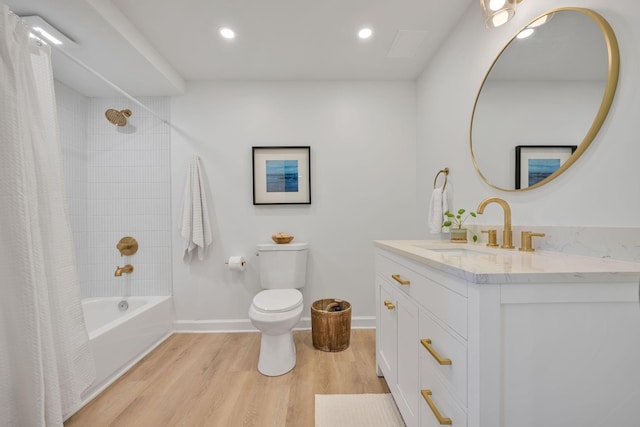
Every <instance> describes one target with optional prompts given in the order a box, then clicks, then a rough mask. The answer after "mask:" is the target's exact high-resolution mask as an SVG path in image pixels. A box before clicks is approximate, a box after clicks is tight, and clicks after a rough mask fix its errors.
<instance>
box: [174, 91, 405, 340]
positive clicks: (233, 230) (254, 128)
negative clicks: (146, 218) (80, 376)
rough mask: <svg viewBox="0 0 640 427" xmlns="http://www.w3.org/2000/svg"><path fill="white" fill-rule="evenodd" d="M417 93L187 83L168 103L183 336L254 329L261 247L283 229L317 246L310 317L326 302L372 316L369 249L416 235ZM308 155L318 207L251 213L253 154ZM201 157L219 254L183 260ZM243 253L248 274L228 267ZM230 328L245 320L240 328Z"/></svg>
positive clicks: (307, 293)
mask: <svg viewBox="0 0 640 427" xmlns="http://www.w3.org/2000/svg"><path fill="white" fill-rule="evenodd" d="M415 111H416V103H415V84H413V83H365V82H359V83H356V82H332V83H329V82H318V83H298V82H285V83H258V82H256V83H232V82H227V83H191V84H189V85H188V86H187V92H186V94H185V95H184V96H181V97H175V98H173V99H172V111H171V117H172V123H173V125H174V132H173V134H172V143H171V145H172V154H171V156H172V159H171V165H172V194H173V201H172V203H173V220H172V221H173V224H172V230H173V233H172V234H173V273H174V275H173V287H174V301H175V308H176V314H177V315H176V318H177V319H178V320H179V321H182V322H183V323H184V324H186V325H187V326H186V328H189V327H191V328H197V325H196V322H194V321H202V322H204V324H205V326H204V327H203V328H209V327H211V328H225V326H224V325H220V322H218V323H216V321H230V322H229V325H227V326H226V327H228V328H239V327H243V326H246V325H248V320H247V319H248V317H247V310H248V308H249V305H250V303H251V299H252V298H253V296H254V295H255V294H256V293H257V292H259V290H260V288H259V282H258V261H259V260H258V258H257V257H256V256H255V245H256V243H260V242H267V241H270V236H271V235H272V234H274V233H277V232H278V231H286V232H288V233H290V234H293V235H294V236H296V237H295V240H294V241H305V242H309V243H310V245H311V249H310V254H309V263H308V275H307V277H308V282H307V286H306V288H305V289H304V290H303V294H304V298H305V313H304V314H303V316H304V317H309V312H308V310H309V305H310V304H311V303H312V302H313V301H315V300H316V299H320V298H329V297H335V298H343V299H346V300H348V301H350V302H351V303H352V305H353V316H354V319H355V318H356V317H373V316H374V315H375V292H374V284H373V274H374V255H373V253H374V251H373V245H372V240H374V239H390V238H411V237H413V236H415V232H416V229H415V224H416V223H417V220H416V205H415V197H414V194H415V192H416V162H415V140H416V136H415V130H416V122H415ZM263 145H265V146H278V145H309V146H311V192H312V193H311V194H312V203H311V205H298V206H296V205H289V206H254V205H253V204H252V171H251V147H252V146H263ZM193 155H199V156H200V157H201V159H202V164H203V169H204V173H205V175H206V181H207V183H208V186H209V187H208V195H209V209H210V210H211V221H212V227H213V244H212V246H211V248H210V253H209V254H208V256H207V258H206V259H205V261H204V262H200V261H197V260H196V261H194V262H192V263H191V264H185V263H184V262H183V261H182V254H183V249H184V247H183V243H182V238H181V237H180V235H179V224H180V220H181V212H182V203H183V197H182V195H183V194H184V183H185V179H186V174H187V171H188V167H189V163H190V160H191V158H192V156H193ZM231 255H244V256H245V257H246V258H247V260H248V267H247V270H246V271H245V272H244V273H231V272H229V271H228V270H227V269H226V268H225V265H224V261H225V260H226V259H227V258H228V257H229V256H231ZM232 320H238V322H233V321H232Z"/></svg>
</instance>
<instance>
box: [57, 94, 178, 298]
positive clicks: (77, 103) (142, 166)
mask: <svg viewBox="0 0 640 427" xmlns="http://www.w3.org/2000/svg"><path fill="white" fill-rule="evenodd" d="M56 98H57V105H58V116H59V126H60V134H61V145H62V151H63V161H64V167H65V179H66V184H67V190H68V196H67V197H68V200H69V212H70V216H71V227H72V230H73V233H74V241H75V243H76V252H77V259H78V267H79V268H78V271H79V275H80V283H81V288H82V296H83V297H108V296H117V297H119V296H128V295H131V296H135V295H170V294H171V235H170V227H171V204H170V197H171V194H170V170H171V169H170V147H169V144H170V129H169V126H168V125H167V124H166V123H163V122H161V121H160V120H158V119H157V118H155V117H153V115H152V114H151V113H148V112H147V111H145V110H144V109H142V108H140V107H138V106H137V105H135V104H134V103H132V102H131V101H129V100H128V99H126V98H87V97H84V96H83V95H81V94H79V93H77V92H76V91H74V90H73V89H71V88H69V87H67V86H65V85H63V84H61V83H59V82H56ZM140 101H141V102H142V103H144V104H145V105H147V106H148V107H149V108H150V109H151V110H153V111H155V112H156V113H157V114H159V115H160V116H162V117H167V118H168V117H169V111H170V110H169V106H170V104H169V99H168V98H155V97H154V98H141V99H140ZM109 108H114V109H116V110H122V109H125V108H128V109H130V110H131V111H132V112H133V114H132V116H131V117H130V118H129V119H128V122H129V123H128V125H127V126H125V127H122V128H119V127H116V126H113V125H112V124H110V123H109V122H108V121H107V120H106V118H105V115H104V113H105V111H106V110H107V109H109ZM124 236H133V237H135V238H136V240H138V243H139V250H138V252H137V253H136V254H135V255H132V256H131V257H121V256H120V253H119V252H118V250H117V249H116V244H117V243H118V241H119V240H120V239H121V238H122V237H124ZM124 264H132V265H133V266H134V272H133V273H132V274H130V275H127V274H124V275H122V276H121V277H115V276H114V272H115V269H116V267H117V266H122V265H124Z"/></svg>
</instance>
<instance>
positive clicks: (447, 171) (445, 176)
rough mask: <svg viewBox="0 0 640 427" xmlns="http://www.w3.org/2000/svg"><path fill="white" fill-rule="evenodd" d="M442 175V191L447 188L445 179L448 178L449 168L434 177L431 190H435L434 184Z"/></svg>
mask: <svg viewBox="0 0 640 427" xmlns="http://www.w3.org/2000/svg"><path fill="white" fill-rule="evenodd" d="M441 173H443V174H444V184H443V185H442V189H443V190H444V189H445V188H446V187H447V178H448V177H449V168H444V169H441V170H439V171H438V173H437V174H436V177H435V178H434V180H433V188H434V189H435V188H436V184H437V182H438V177H439V176H440V174H441Z"/></svg>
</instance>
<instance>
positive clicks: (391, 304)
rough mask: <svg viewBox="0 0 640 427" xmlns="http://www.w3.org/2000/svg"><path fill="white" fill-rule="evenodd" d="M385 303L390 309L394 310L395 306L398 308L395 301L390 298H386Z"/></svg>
mask: <svg viewBox="0 0 640 427" xmlns="http://www.w3.org/2000/svg"><path fill="white" fill-rule="evenodd" d="M384 305H386V306H387V309H388V310H393V309H394V308H396V306H395V305H393V303H392V302H391V301H389V300H385V302H384Z"/></svg>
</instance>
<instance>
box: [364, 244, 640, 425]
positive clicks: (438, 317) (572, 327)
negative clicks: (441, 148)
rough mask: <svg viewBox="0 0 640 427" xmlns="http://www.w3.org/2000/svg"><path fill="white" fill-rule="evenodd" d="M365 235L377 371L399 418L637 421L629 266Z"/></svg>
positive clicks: (638, 363)
mask: <svg viewBox="0 0 640 427" xmlns="http://www.w3.org/2000/svg"><path fill="white" fill-rule="evenodd" d="M375 245H376V276H375V280H376V293H377V336H376V338H377V340H376V346H377V349H376V351H377V353H376V357H377V365H378V371H379V372H378V373H379V374H381V375H384V377H385V379H386V381H387V384H388V385H389V388H390V389H391V392H392V393H393V396H394V398H395V401H396V403H397V405H398V408H399V409H400V412H401V414H402V416H403V418H404V420H405V422H406V424H407V426H408V427H414V426H438V425H448V424H450V425H453V426H469V427H554V426H557V427H587V426H607V427H609V426H615V427H637V426H640V304H639V286H640V285H639V283H640V264H637V263H629V262H622V261H615V260H611V259H600V258H590V257H582V256H574V255H568V254H562V253H553V252H544V251H537V252H533V253H525V252H519V251H518V250H505V249H497V248H487V247H485V246H481V245H473V244H459V243H449V242H445V241H406V240H403V241H376V242H375Z"/></svg>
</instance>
